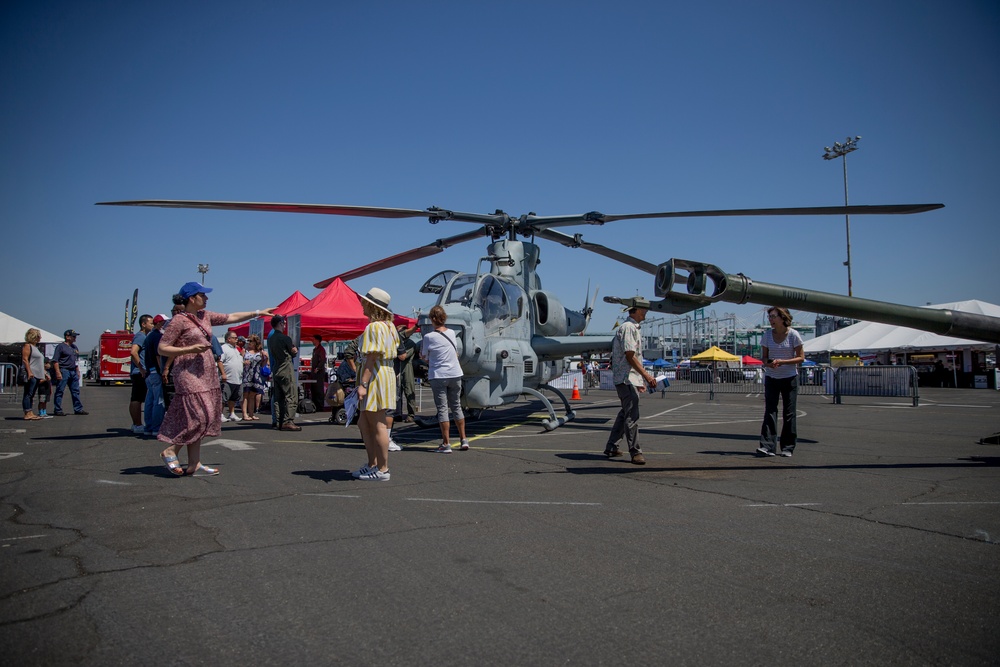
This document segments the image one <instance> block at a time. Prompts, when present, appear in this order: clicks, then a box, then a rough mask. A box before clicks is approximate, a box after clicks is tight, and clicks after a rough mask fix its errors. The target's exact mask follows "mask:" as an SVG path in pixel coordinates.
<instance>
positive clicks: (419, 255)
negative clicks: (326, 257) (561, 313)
mask: <svg viewBox="0 0 1000 667" xmlns="http://www.w3.org/2000/svg"><path fill="white" fill-rule="evenodd" d="M487 234H488V229H487V228H486V227H480V228H479V229H476V230H473V231H471V232H466V233H464V234H456V235H455V236H448V237H446V238H443V239H438V240H436V241H433V242H431V243H428V244H427V245H423V246H420V247H418V248H412V249H410V250H406V251H404V252H401V253H399V254H397V255H393V256H392V257H386V258H385V259H380V260H378V261H377V262H372V263H371V264H365V265H364V266H361V267H358V268H356V269H351V270H350V271H344V272H343V273H341V274H338V275H336V276H333V277H332V278H327V279H326V280H321V281H320V282H318V283H316V284H314V285H313V287H319V288H320V289H322V288H324V287H326V286H327V285H329V284H330V283H332V282H333V281H334V280H336V279H337V278H340V279H341V280H343V281H345V282H346V281H348V280H353V279H354V278H360V277H361V276H367V275H368V274H370V273H375V272H377V271H381V270H382V269H388V268H391V267H393V266H399V265H400V264H406V263H407V262H412V261H415V260H418V259H423V258H424V257H430V256H431V255H436V254H438V253H439V252H444V251H445V249H446V248H450V247H451V246H453V245H456V244H458V243H464V242H465V241H472V240H474V239H479V238H483V237H484V236H486V235H487ZM655 268H656V267H654V271H653V272H654V273H655V272H656V271H655Z"/></svg>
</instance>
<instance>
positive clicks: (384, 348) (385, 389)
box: [358, 322, 399, 412]
mask: <svg viewBox="0 0 1000 667" xmlns="http://www.w3.org/2000/svg"><path fill="white" fill-rule="evenodd" d="M398 347H399V334H397V333H396V328H395V327H394V326H392V322H370V323H369V324H368V326H367V327H365V333H364V336H362V338H361V354H363V355H364V356H365V360H366V361H367V359H368V358H369V357H374V359H375V376H374V377H373V378H372V380H371V383H370V384H369V385H368V393H367V394H366V395H365V403H364V405H363V406H361V409H362V410H366V411H368V412H376V411H378V410H390V409H393V408H395V407H396V371H395V370H394V368H393V363H392V362H393V360H394V359H395V358H396V349H397V348H398ZM361 373H362V369H359V370H358V380H359V381H360V380H361Z"/></svg>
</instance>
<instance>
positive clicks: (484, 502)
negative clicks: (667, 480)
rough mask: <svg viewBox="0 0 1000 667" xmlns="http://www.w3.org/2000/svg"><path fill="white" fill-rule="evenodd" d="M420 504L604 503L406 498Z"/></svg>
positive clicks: (590, 504) (593, 504)
mask: <svg viewBox="0 0 1000 667" xmlns="http://www.w3.org/2000/svg"><path fill="white" fill-rule="evenodd" d="M404 500H411V501H413V502H418V503H461V504H467V505H582V506H585V507H599V506H601V505H602V504H603V503H583V502H563V501H542V500H457V499H452V498H404Z"/></svg>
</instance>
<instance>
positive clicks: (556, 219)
mask: <svg viewBox="0 0 1000 667" xmlns="http://www.w3.org/2000/svg"><path fill="white" fill-rule="evenodd" d="M939 208H944V204H879V205H873V206H868V205H860V206H855V205H851V206H805V207H802V206H799V207H792V208H737V209H723V210H715V211H665V212H661V213H631V214H625V215H607V214H604V213H599V212H597V211H592V212H590V213H583V214H580V215H558V216H543V217H537V216H528V217H527V218H526V219H525V221H524V223H523V224H521V225H519V229H518V231H519V232H521V233H530V232H531V231H532V230H534V231H535V232H536V233H537V232H538V231H539V230H542V229H549V228H551V227H566V226H569V225H603V224H604V223H606V222H616V221H618V220H641V219H646V218H722V217H734V216H758V215H906V214H910V213H924V212H926V211H934V210H937V209H939Z"/></svg>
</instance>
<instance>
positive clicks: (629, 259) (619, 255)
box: [535, 229, 657, 276]
mask: <svg viewBox="0 0 1000 667" xmlns="http://www.w3.org/2000/svg"><path fill="white" fill-rule="evenodd" d="M535 235H536V236H538V237H539V238H543V239H546V240H548V241H555V242H556V243H561V244H562V245H564V246H566V247H567V248H583V249H584V250H589V251H590V252H594V253H597V254H598V255H603V256H605V257H608V258H610V259H613V260H616V261H619V262H621V263H622V264H627V265H628V266H631V267H632V268H635V269H639V270H640V271H644V272H646V273H650V274H652V275H654V276H655V275H656V268H657V267H656V265H655V264H650V263H649V262H647V261H645V260H642V259H639V258H638V257H635V256H633V255H629V254H626V253H624V252H619V251H618V250H614V249H612V248H609V247H607V246H603V245H601V244H600V243H590V242H589V241H584V240H583V237H582V236H580V235H579V234H576V235H574V236H570V235H569V234H563V233H562V232H557V231H554V230H551V229H540V230H538V231H537V232H535Z"/></svg>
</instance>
